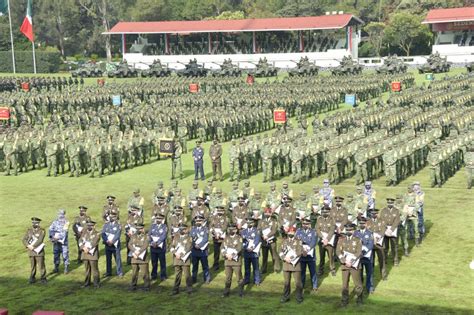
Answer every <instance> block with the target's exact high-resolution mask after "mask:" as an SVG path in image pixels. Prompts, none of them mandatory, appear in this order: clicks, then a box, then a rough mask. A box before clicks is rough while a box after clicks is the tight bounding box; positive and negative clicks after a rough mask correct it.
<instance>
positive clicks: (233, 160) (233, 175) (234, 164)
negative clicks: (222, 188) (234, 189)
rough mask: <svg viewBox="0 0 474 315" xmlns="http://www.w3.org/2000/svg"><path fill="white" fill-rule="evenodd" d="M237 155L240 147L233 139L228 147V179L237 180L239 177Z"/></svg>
mask: <svg viewBox="0 0 474 315" xmlns="http://www.w3.org/2000/svg"><path fill="white" fill-rule="evenodd" d="M239 155H240V148H239V147H238V146H237V144H236V141H235V139H233V140H232V142H231V146H230V148H229V164H230V181H234V180H239V178H240V174H239Z"/></svg>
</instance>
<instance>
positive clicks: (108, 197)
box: [107, 195, 115, 200]
mask: <svg viewBox="0 0 474 315" xmlns="http://www.w3.org/2000/svg"><path fill="white" fill-rule="evenodd" d="M107 199H112V200H115V196H112V195H108V196H107Z"/></svg>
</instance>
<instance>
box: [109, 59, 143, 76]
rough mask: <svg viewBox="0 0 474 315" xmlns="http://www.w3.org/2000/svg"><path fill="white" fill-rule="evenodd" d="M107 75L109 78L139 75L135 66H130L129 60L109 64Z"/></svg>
mask: <svg viewBox="0 0 474 315" xmlns="http://www.w3.org/2000/svg"><path fill="white" fill-rule="evenodd" d="M107 76H108V77H109V78H133V77H137V76H138V71H137V69H135V68H134V67H130V66H129V65H128V63H127V61H126V60H124V61H122V62H120V63H119V64H118V65H115V64H113V63H109V64H107Z"/></svg>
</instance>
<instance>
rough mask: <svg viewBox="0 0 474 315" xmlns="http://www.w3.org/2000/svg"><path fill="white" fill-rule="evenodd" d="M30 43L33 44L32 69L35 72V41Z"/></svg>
mask: <svg viewBox="0 0 474 315" xmlns="http://www.w3.org/2000/svg"><path fill="white" fill-rule="evenodd" d="M31 45H32V46H33V71H34V73H35V74H36V54H35V42H34V41H33V42H31Z"/></svg>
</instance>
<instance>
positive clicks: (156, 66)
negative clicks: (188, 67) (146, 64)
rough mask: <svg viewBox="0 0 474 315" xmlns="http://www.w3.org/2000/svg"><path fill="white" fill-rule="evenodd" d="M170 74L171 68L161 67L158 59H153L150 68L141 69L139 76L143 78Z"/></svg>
mask: <svg viewBox="0 0 474 315" xmlns="http://www.w3.org/2000/svg"><path fill="white" fill-rule="evenodd" d="M170 75H171V70H170V69H168V68H165V67H163V65H162V64H161V61H160V59H156V60H153V63H152V64H151V66H150V68H149V69H147V70H143V71H142V72H141V76H142V77H144V78H150V77H155V78H158V77H168V76H170Z"/></svg>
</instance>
